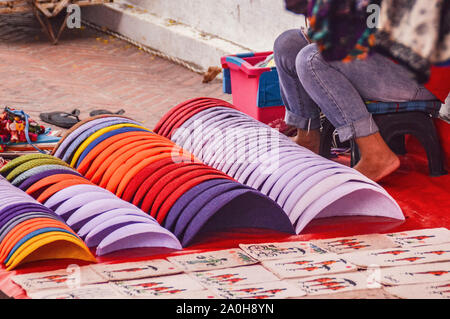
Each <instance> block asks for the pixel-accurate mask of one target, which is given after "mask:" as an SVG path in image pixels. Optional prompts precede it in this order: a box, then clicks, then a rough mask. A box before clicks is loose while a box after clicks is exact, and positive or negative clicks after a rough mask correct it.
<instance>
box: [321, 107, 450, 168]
mask: <svg viewBox="0 0 450 319" xmlns="http://www.w3.org/2000/svg"><path fill="white" fill-rule="evenodd" d="M373 119H374V121H375V123H377V125H378V128H379V130H380V134H381V136H382V137H383V139H384V140H385V141H386V143H387V144H388V145H389V147H390V148H391V149H392V151H393V152H395V153H396V154H399V155H404V154H406V148H405V134H410V135H414V136H415V137H416V138H417V139H418V140H419V141H420V143H421V144H422V146H423V147H424V149H425V151H426V154H427V158H428V167H429V174H430V176H433V177H437V176H442V175H445V174H447V171H446V170H445V165H444V155H443V151H442V147H441V144H440V142H439V136H438V134H437V131H436V127H435V125H434V121H433V116H432V115H431V114H429V113H426V112H420V111H412V112H399V113H387V114H376V115H373ZM334 130H335V128H334V126H333V125H332V124H331V123H330V122H329V121H328V120H327V119H324V120H323V122H322V132H321V143H320V155H322V156H324V157H326V158H330V157H331V153H330V149H331V145H332V139H333V132H334ZM350 147H351V166H352V167H353V166H354V165H356V164H357V163H358V161H359V159H360V155H359V150H358V147H357V145H356V142H355V140H351V141H350Z"/></svg>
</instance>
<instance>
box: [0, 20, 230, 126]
mask: <svg viewBox="0 0 450 319" xmlns="http://www.w3.org/2000/svg"><path fill="white" fill-rule="evenodd" d="M0 79H1V84H0V107H1V106H4V105H7V106H10V107H14V108H17V109H23V110H25V111H26V112H28V113H29V114H30V115H31V116H32V117H33V118H36V119H37V120H38V119H39V118H38V115H39V113H41V112H47V111H71V110H73V109H74V108H78V109H80V110H81V118H86V117H88V114H89V112H90V111H92V110H94V109H109V110H113V111H116V110H119V109H121V108H123V109H124V110H125V111H126V115H128V116H130V117H132V118H135V119H138V120H140V121H143V122H144V123H145V125H146V126H147V127H149V128H153V126H154V125H155V124H156V123H157V121H158V120H159V118H160V117H161V116H162V115H163V114H164V113H165V112H167V110H169V109H170V108H171V107H173V106H175V105H176V104H178V103H180V102H182V101H185V100H187V99H190V98H193V97H200V96H209V97H217V98H222V99H225V100H227V101H230V98H231V97H230V96H229V95H226V94H223V93H222V87H221V86H222V84H221V81H220V80H218V79H216V80H214V81H213V82H210V83H208V84H203V83H202V76H201V75H199V74H196V73H193V72H191V71H189V70H187V69H185V68H184V67H182V66H179V65H177V64H174V63H172V62H169V61H166V60H164V59H161V58H158V57H155V56H152V55H149V54H147V53H145V52H143V51H142V50H139V49H138V48H136V47H134V46H131V45H130V44H128V43H127V42H124V41H121V40H118V39H116V38H113V37H111V36H108V35H105V34H103V33H99V32H96V31H93V30H91V29H89V28H82V29H74V30H67V31H65V33H64V34H63V37H62V39H61V41H60V42H59V44H58V45H56V46H54V45H51V44H50V43H49V42H48V40H47V37H46V35H45V34H44V33H43V32H42V31H41V29H40V26H39V24H38V23H37V21H36V20H35V19H34V17H33V16H32V15H27V16H24V15H18V16H0Z"/></svg>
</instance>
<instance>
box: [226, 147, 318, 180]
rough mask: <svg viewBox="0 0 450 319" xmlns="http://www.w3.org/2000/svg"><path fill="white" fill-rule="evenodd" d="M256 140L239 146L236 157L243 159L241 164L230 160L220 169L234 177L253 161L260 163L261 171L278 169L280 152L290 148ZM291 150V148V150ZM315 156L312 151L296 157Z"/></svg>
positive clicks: (272, 171)
mask: <svg viewBox="0 0 450 319" xmlns="http://www.w3.org/2000/svg"><path fill="white" fill-rule="evenodd" d="M255 141H256V140H253V139H252V140H250V141H249V143H250V144H249V145H245V146H242V147H240V150H239V151H237V152H236V153H237V155H236V156H237V158H240V156H242V158H243V159H244V162H243V164H244V165H239V162H235V163H233V162H230V163H227V164H226V165H223V166H222V167H221V169H222V170H223V171H224V172H226V173H227V174H228V175H230V176H233V177H236V174H237V172H238V171H239V172H240V171H243V170H245V169H246V167H247V166H249V165H251V164H253V163H255V162H260V163H261V165H260V167H259V170H260V171H261V173H265V174H266V175H267V174H272V173H274V172H275V171H276V169H278V167H279V160H280V152H282V151H284V152H285V153H288V152H289V151H290V150H291V149H289V148H280V147H278V146H277V145H273V144H271V143H267V144H266V145H261V144H259V145H258V144H256V143H255ZM291 151H292V150H291ZM245 152H247V153H248V156H244V155H245ZM313 156H314V157H316V156H315V154H312V153H305V154H302V153H300V154H299V155H298V157H313ZM267 159H270V162H266V165H262V163H263V162H265V160H267Z"/></svg>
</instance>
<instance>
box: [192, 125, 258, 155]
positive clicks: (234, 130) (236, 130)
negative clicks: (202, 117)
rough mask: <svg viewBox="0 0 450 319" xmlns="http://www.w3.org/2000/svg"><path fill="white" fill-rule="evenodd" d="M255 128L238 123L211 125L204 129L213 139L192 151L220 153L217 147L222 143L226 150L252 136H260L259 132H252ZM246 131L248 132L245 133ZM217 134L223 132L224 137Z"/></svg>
mask: <svg viewBox="0 0 450 319" xmlns="http://www.w3.org/2000/svg"><path fill="white" fill-rule="evenodd" d="M255 128H257V127H256V126H255V125H254V124H252V123H250V124H249V123H242V122H239V121H237V122H230V123H227V122H217V123H213V124H211V125H210V127H208V128H207V129H206V131H207V132H208V133H209V134H211V135H212V136H213V137H214V138H213V139H209V140H207V141H206V143H204V144H203V145H199V146H197V147H196V148H195V149H194V152H200V151H203V150H208V151H210V152H211V151H215V153H220V151H219V149H220V148H219V147H220V146H222V145H223V144H224V143H226V144H227V146H228V148H230V146H231V145H235V144H236V143H237V142H239V141H240V140H244V141H245V140H246V139H248V138H249V137H250V136H252V135H260V132H253V131H254V130H255ZM247 129H248V130H250V131H247ZM219 132H224V133H225V134H226V135H225V136H224V137H223V136H222V135H219V134H218V133H219ZM232 137H233V138H232ZM222 153H223V152H222Z"/></svg>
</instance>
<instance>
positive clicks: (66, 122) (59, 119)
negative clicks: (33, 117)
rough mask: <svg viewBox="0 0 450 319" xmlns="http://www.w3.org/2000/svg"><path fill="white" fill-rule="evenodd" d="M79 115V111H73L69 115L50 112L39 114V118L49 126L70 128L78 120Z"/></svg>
mask: <svg viewBox="0 0 450 319" xmlns="http://www.w3.org/2000/svg"><path fill="white" fill-rule="evenodd" d="M79 115H80V110H78V109H74V110H73V111H72V112H71V113H67V112H50V113H41V114H39V118H40V119H41V120H42V121H44V122H46V123H49V124H53V125H56V126H59V127H62V128H71V127H72V126H74V125H75V124H77V123H78V122H80V119H79V118H78V116H79Z"/></svg>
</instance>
